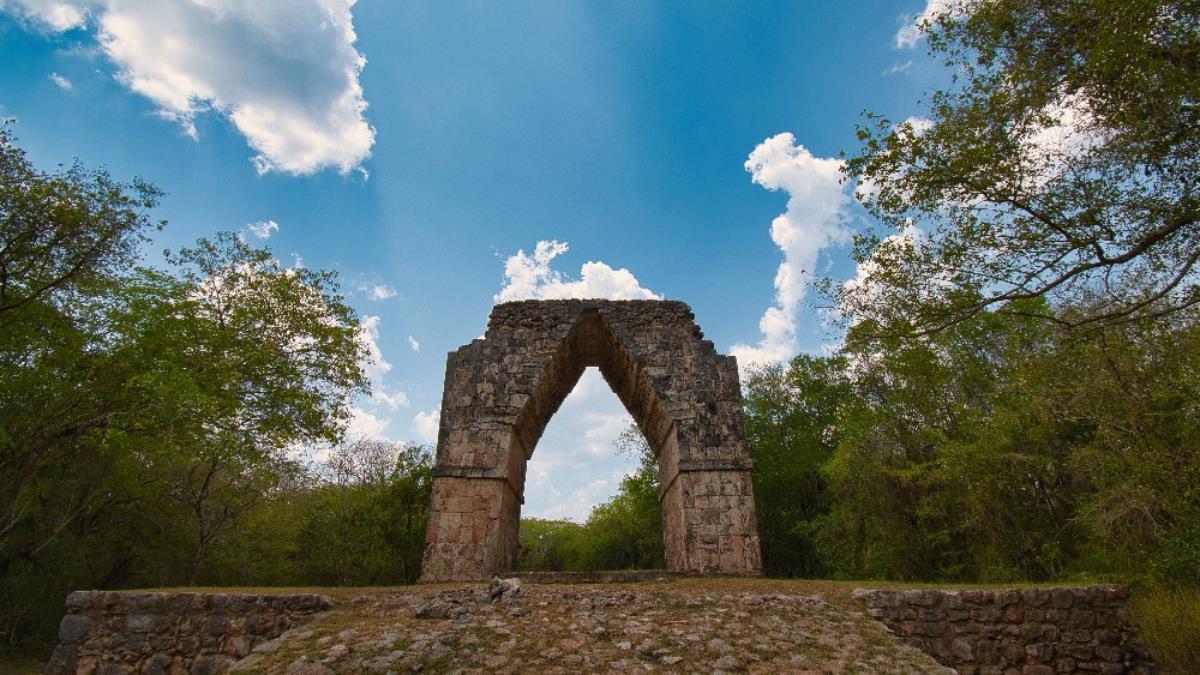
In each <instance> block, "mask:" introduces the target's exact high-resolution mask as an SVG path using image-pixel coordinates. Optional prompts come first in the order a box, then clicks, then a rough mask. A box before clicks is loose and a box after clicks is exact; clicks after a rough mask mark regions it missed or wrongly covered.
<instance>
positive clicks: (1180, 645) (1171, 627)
mask: <svg viewBox="0 0 1200 675" xmlns="http://www.w3.org/2000/svg"><path fill="white" fill-rule="evenodd" d="M1133 614H1134V620H1135V621H1137V623H1138V625H1139V626H1140V627H1141V638H1142V640H1143V641H1144V642H1145V643H1146V647H1147V648H1148V649H1149V650H1150V653H1151V654H1153V655H1154V659H1155V660H1156V661H1157V662H1158V665H1159V666H1160V667H1161V668H1162V672H1164V673H1177V674H1179V675H1186V674H1191V673H1200V588H1185V589H1165V588H1158V589H1151V590H1147V591H1145V592H1143V593H1138V594H1136V595H1134V598H1133Z"/></svg>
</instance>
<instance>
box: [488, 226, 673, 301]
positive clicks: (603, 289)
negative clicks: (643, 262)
mask: <svg viewBox="0 0 1200 675" xmlns="http://www.w3.org/2000/svg"><path fill="white" fill-rule="evenodd" d="M567 249H568V246H567V243H566V242H560V241H554V240H551V241H539V242H538V243H537V246H536V247H534V250H533V255H528V254H526V253H525V251H524V250H518V251H517V252H516V253H515V254H513V255H511V256H509V257H508V259H507V260H505V262H504V287H503V288H501V289H500V292H499V293H497V294H496V295H495V296H494V297H493V300H495V301H496V302H509V301H511V300H554V299H565V298H603V299H608V300H659V299H661V296H659V295H658V294H656V293H654V292H653V291H651V290H650V289H647V288H643V287H642V285H641V283H639V282H638V280H637V277H635V276H633V273H631V272H630V271H629V270H627V269H625V268H621V269H613V268H612V267H609V266H608V265H607V264H606V263H602V262H596V261H591V260H589V261H588V262H585V263H584V264H583V266H582V267H581V268H580V269H579V278H578V279H571V278H569V277H567V276H566V275H564V274H563V273H562V272H559V271H558V270H555V269H552V268H551V266H550V265H551V263H552V262H553V261H554V259H555V258H556V257H558V256H559V255H562V254H563V253H566V252H567Z"/></svg>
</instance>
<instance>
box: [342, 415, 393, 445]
mask: <svg viewBox="0 0 1200 675" xmlns="http://www.w3.org/2000/svg"><path fill="white" fill-rule="evenodd" d="M388 423H389V420H388V419H386V418H383V417H380V416H378V415H374V414H371V413H370V412H367V411H366V410H363V409H362V408H351V409H350V423H349V424H348V425H347V427H346V434H347V435H348V436H349V437H350V438H351V439H359V438H382V439H385V440H386V439H387V435H386V431H387V427H388Z"/></svg>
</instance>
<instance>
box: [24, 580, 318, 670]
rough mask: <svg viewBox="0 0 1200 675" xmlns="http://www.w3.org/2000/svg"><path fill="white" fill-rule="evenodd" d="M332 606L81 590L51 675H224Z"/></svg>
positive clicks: (273, 598) (71, 600) (314, 600)
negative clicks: (258, 649) (260, 647)
mask: <svg viewBox="0 0 1200 675" xmlns="http://www.w3.org/2000/svg"><path fill="white" fill-rule="evenodd" d="M331 607H333V601H332V600H330V599H329V598H327V597H324V596H320V595H312V594H301V595H232V594H204V593H145V592H113V591H77V592H75V593H72V594H71V595H70V596H69V597H68V598H67V602H66V609H67V614H66V616H64V617H63V620H62V623H61V624H60V625H59V630H58V637H59V644H58V647H57V648H56V649H55V650H54V654H53V656H51V658H50V663H49V664H48V666H47V672H48V673H50V675H60V674H61V675H66V674H68V673H77V672H84V673H91V672H94V673H223V672H225V671H226V670H228V669H229V668H230V667H231V666H232V665H233V664H234V663H235V662H236V660H237V659H240V658H242V657H244V656H246V655H247V654H248V653H250V651H251V650H252V649H254V647H255V646H257V645H259V644H262V643H265V642H267V641H268V640H271V639H274V638H276V637H278V636H279V635H280V634H282V633H283V632H284V631H286V630H287V629H289V628H291V627H292V626H294V625H297V624H298V623H300V622H302V621H304V620H305V619H307V618H308V617H309V616H310V615H312V614H315V613H318V612H322V611H325V610H327V609H330V608H331Z"/></svg>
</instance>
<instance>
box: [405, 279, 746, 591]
mask: <svg viewBox="0 0 1200 675" xmlns="http://www.w3.org/2000/svg"><path fill="white" fill-rule="evenodd" d="M588 366H596V367H598V368H599V370H600V372H601V373H602V374H603V376H604V378H605V380H606V381H607V382H608V384H609V385H610V386H611V387H612V388H613V391H614V392H615V393H616V394H617V396H618V398H620V400H621V402H622V403H623V404H624V405H625V407H626V408H627V409H628V410H629V412H630V414H631V415H632V416H633V417H634V419H635V420H636V421H637V424H638V426H639V428H640V429H641V430H642V433H643V434H644V435H645V436H646V439H647V441H648V442H649V443H650V446H651V448H652V449H653V450H654V451H655V454H656V455H657V457H658V462H659V471H660V478H661V481H662V490H663V492H662V502H663V520H664V528H663V529H664V532H663V537H664V544H665V546H666V554H667V566H668V568H669V569H671V570H673V571H678V572H688V573H709V572H721V573H732V574H758V573H760V572H761V569H762V565H761V560H760V553H759V543H758V534H757V529H756V523H755V515H754V498H753V491H752V487H751V483H750V473H749V470H750V460H749V453H748V449H747V445H746V432H745V423H744V421H743V419H742V401H741V388H740V383H739V381H738V372H737V363H736V361H735V360H734V358H733V357H729V356H722V355H720V354H718V353H717V352H716V350H715V349H714V348H713V345H712V343H711V342H709V341H707V340H704V339H703V333H701V331H700V329H699V327H698V326H697V325H696V324H695V321H694V317H693V315H692V312H691V310H690V309H689V308H688V307H687V305H685V304H684V303H681V302H669V301H654V300H633V301H607V300H555V301H524V302H514V303H505V304H501V305H497V306H496V307H495V308H494V309H493V311H492V315H491V317H490V320H489V323H488V329H487V332H486V333H485V335H484V337H483V338H482V339H480V340H475V341H473V342H471V343H470V344H468V345H464V346H463V347H461V348H459V349H458V350H457V351H454V352H451V353H450V355H449V356H448V358H447V364H446V380H445V388H444V391H443V397H442V417H441V428H440V430H439V434H438V452H437V465H436V467H435V469H434V496H433V504H432V509H431V515H430V521H429V529H428V532H427V537H426V549H425V557H424V561H423V565H422V579H423V580H425V581H451V580H474V579H484V578H487V577H490V576H491V575H493V574H500V573H505V572H508V571H510V570H512V568H513V566H514V563H515V560H516V553H517V526H518V524H519V518H520V505H521V503H522V502H523V495H524V486H525V466H526V462H527V461H528V460H529V458H530V457H531V456H532V454H533V452H534V448H535V447H536V445H537V442H538V439H539V438H541V435H542V432H543V431H544V430H545V427H546V424H547V423H548V422H549V420H550V417H551V416H552V415H553V414H554V413H555V412H556V411H557V410H558V407H559V406H560V405H561V404H562V401H563V399H565V398H566V396H567V394H569V393H570V391H571V389H572V388H573V387H574V386H575V383H576V382H577V381H578V380H579V377H580V375H582V373H583V371H584V369H585V368H586V367H588Z"/></svg>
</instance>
